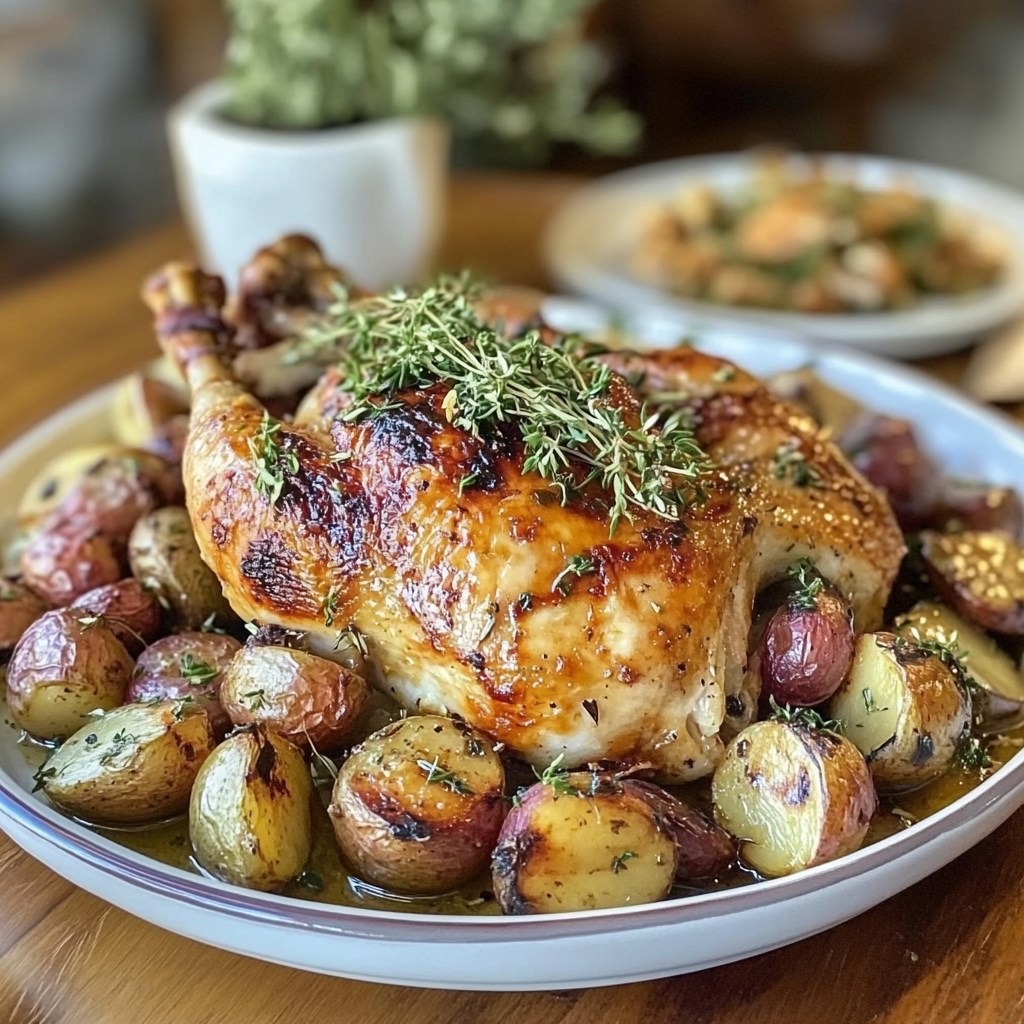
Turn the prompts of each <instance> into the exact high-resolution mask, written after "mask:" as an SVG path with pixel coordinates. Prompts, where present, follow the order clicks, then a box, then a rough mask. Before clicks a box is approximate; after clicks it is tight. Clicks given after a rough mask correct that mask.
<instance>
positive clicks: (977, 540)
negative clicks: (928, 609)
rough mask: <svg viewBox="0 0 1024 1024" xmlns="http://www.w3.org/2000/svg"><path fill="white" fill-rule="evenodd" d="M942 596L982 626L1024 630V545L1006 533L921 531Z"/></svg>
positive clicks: (928, 566)
mask: <svg viewBox="0 0 1024 1024" xmlns="http://www.w3.org/2000/svg"><path fill="white" fill-rule="evenodd" d="M921 557H922V558H923V560H924V564H925V568H926V569H927V571H928V576H929V578H930V579H931V581H932V583H933V585H934V586H935V589H936V591H937V592H938V594H939V596H940V597H942V599H943V600H944V601H945V602H946V603H947V604H949V605H951V606H952V607H953V608H954V609H955V610H956V611H958V612H959V613H960V614H961V615H963V616H964V617H965V618H967V619H969V620H970V621H971V622H975V623H977V624H978V625H979V626H981V627H982V628H983V629H991V630H993V631H995V632H997V633H1010V634H1013V635H1014V636H1024V549H1022V548H1021V547H1020V545H1019V544H1017V542H1016V541H1015V540H1013V539H1011V538H1010V537H1007V536H1006V535H1005V534H1002V533H991V532H985V531H980V530H971V531H966V532H964V533H936V532H935V531H933V530H924V531H922V533H921Z"/></svg>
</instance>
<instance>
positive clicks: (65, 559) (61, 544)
mask: <svg viewBox="0 0 1024 1024" xmlns="http://www.w3.org/2000/svg"><path fill="white" fill-rule="evenodd" d="M122 554H123V548H122V547H121V546H119V545H117V544H116V543H115V542H114V541H112V540H110V538H108V537H104V536H103V535H102V534H100V533H94V532H89V531H86V532H83V531H82V530H80V529H79V528H78V527H77V526H73V525H70V524H67V523H51V524H49V525H47V526H46V527H45V528H44V529H42V530H40V531H39V532H38V533H36V534H34V535H33V536H32V537H31V538H30V540H29V542H28V543H27V544H26V545H25V547H24V549H23V550H22V552H21V576H22V579H23V580H24V582H25V584H26V585H27V586H29V587H31V589H32V590H34V591H35V592H36V593H37V594H39V595H40V596H41V597H43V598H44V599H45V600H47V601H49V603H50V604H52V605H58V606H63V605H68V604H71V602H72V601H74V600H75V599H76V598H79V597H81V596H82V594H85V593H88V591H90V590H94V589H95V588H96V587H104V586H106V585H107V584H108V583H116V582H117V581H118V580H119V579H121V578H122V577H123V576H124V575H125V566H124V559H123V557H122Z"/></svg>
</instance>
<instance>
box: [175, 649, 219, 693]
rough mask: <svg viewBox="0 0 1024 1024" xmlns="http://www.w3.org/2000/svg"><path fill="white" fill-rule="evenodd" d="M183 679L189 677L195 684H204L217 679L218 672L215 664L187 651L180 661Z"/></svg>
mask: <svg viewBox="0 0 1024 1024" xmlns="http://www.w3.org/2000/svg"><path fill="white" fill-rule="evenodd" d="M179 667H180V669H181V677H182V679H187V680H188V681H189V682H190V683H191V684H192V685H193V686H203V685H205V684H206V683H208V682H210V680H212V679H216V678H217V675H218V672H217V669H216V668H215V667H214V666H213V665H208V664H207V663H206V662H205V661H200V660H199V659H198V658H197V657H195V656H194V655H193V654H191V653H190V652H189V651H186V652H185V653H184V654H183V655H182V656H181V661H180V662H179Z"/></svg>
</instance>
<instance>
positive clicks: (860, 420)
mask: <svg viewBox="0 0 1024 1024" xmlns="http://www.w3.org/2000/svg"><path fill="white" fill-rule="evenodd" d="M838 442H839V446H840V447H841V448H842V449H843V451H844V452H846V454H847V455H848V456H849V458H850V461H851V462H852V463H853V465H854V466H855V467H856V468H857V469H859V470H860V471H861V472H862V473H863V474H864V476H865V477H867V479H868V480H870V481H871V483H873V484H874V485H875V486H876V487H879V488H881V489H882V490H883V491H885V493H886V495H887V496H888V498H889V503H890V504H891V505H892V508H893V511H894V512H895V513H896V518H897V519H898V520H899V523H900V526H902V527H903V529H904V530H917V529H920V528H921V527H922V526H926V525H927V524H928V523H930V522H931V521H932V519H933V518H934V516H935V510H936V507H937V504H938V500H939V490H940V487H941V483H942V478H941V474H940V473H939V470H938V467H937V466H936V465H935V464H934V462H932V460H931V459H930V458H929V457H928V455H927V454H926V453H925V452H924V450H923V449H922V448H921V447H920V445H919V444H918V443H917V436H916V435H915V433H914V428H913V426H912V424H911V423H910V422H909V421H907V420H901V419H894V418H893V417H891V416H878V415H875V414H874V413H865V414H864V415H863V416H859V417H857V418H856V419H854V420H853V421H852V422H851V423H850V424H849V425H848V426H847V428H846V429H845V430H844V431H843V433H842V434H841V435H840V436H839V438H838Z"/></svg>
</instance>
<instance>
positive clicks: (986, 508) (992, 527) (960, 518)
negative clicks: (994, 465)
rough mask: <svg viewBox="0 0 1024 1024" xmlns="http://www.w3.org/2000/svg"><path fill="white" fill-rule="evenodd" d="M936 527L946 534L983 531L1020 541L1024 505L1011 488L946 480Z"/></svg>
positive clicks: (937, 513) (1023, 522) (1023, 527)
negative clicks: (1001, 534) (1003, 534)
mask: <svg viewBox="0 0 1024 1024" xmlns="http://www.w3.org/2000/svg"><path fill="white" fill-rule="evenodd" d="M935 518H936V525H938V526H940V527H941V528H942V529H943V530H946V531H947V532H962V531H964V530H984V531H987V532H996V533H1005V534H1006V536H1007V537H1012V538H1013V539H1014V540H1020V536H1021V531H1022V529H1024V505H1022V504H1021V500H1020V495H1019V494H1018V493H1017V492H1016V491H1015V490H1014V489H1013V488H1012V487H993V486H992V485H991V484H985V483H980V482H977V481H973V480H946V481H945V482H944V483H943V486H942V494H941V496H940V498H939V507H938V509H937V510H936V516H935Z"/></svg>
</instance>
